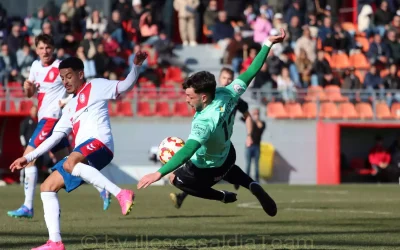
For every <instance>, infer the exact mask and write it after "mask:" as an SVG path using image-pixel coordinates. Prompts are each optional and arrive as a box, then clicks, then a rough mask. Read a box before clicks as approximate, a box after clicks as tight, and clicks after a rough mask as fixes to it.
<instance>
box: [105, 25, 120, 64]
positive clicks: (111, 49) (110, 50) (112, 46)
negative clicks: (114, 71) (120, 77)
mask: <svg viewBox="0 0 400 250" xmlns="http://www.w3.org/2000/svg"><path fill="white" fill-rule="evenodd" d="M102 44H103V46H104V53H105V54H106V55H107V56H108V57H110V58H111V60H112V61H113V64H114V65H115V66H117V67H122V66H124V65H125V60H124V59H122V58H121V57H119V56H118V54H119V52H120V51H121V48H120V46H119V44H118V43H117V41H115V40H114V39H113V38H112V37H111V35H110V33H108V32H107V31H105V32H104V34H103V41H102Z"/></svg>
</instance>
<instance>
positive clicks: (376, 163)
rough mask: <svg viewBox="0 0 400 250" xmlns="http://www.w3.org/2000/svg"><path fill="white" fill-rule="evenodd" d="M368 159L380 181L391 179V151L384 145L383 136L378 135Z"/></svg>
mask: <svg viewBox="0 0 400 250" xmlns="http://www.w3.org/2000/svg"><path fill="white" fill-rule="evenodd" d="M368 160H369V163H370V164H371V167H372V169H373V170H374V172H375V173H374V174H375V175H376V176H377V178H378V181H379V182H381V181H387V180H388V179H389V176H388V174H389V171H388V170H387V168H388V166H389V164H390V160H391V157H390V154H389V152H388V151H387V150H386V149H385V148H384V147H383V138H382V137H381V136H376V138H375V146H374V147H373V148H372V149H371V151H370V153H369V155H368Z"/></svg>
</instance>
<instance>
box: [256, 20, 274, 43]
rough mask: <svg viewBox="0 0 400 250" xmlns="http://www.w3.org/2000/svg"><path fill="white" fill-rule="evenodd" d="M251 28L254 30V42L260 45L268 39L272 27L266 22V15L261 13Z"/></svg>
mask: <svg viewBox="0 0 400 250" xmlns="http://www.w3.org/2000/svg"><path fill="white" fill-rule="evenodd" d="M252 28H253V30H254V37H253V40H254V42H256V43H260V44H262V43H263V42H264V41H265V39H266V38H267V37H268V35H269V32H270V31H271V29H272V25H271V23H270V22H269V21H268V19H267V16H266V14H265V13H261V14H260V15H259V16H258V17H257V19H256V21H255V22H254V23H253V27H252Z"/></svg>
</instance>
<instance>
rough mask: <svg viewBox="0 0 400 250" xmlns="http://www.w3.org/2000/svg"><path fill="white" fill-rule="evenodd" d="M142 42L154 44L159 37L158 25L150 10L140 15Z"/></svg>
mask: <svg viewBox="0 0 400 250" xmlns="http://www.w3.org/2000/svg"><path fill="white" fill-rule="evenodd" d="M140 35H141V41H142V42H141V43H143V44H149V45H153V44H154V42H155V41H157V40H158V39H159V38H158V26H157V24H155V23H154V22H153V18H152V16H151V13H150V12H146V13H144V14H143V15H142V16H141V17H140Z"/></svg>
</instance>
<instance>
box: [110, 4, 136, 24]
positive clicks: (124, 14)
mask: <svg viewBox="0 0 400 250" xmlns="http://www.w3.org/2000/svg"><path fill="white" fill-rule="evenodd" d="M129 1H130V0H129ZM129 1H128V0H117V1H116V2H115V1H114V3H115V4H114V6H112V9H113V10H118V12H119V13H120V15H121V20H122V21H128V20H130V19H131V14H132V1H130V2H129Z"/></svg>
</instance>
